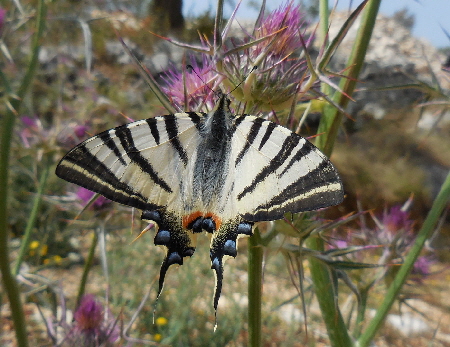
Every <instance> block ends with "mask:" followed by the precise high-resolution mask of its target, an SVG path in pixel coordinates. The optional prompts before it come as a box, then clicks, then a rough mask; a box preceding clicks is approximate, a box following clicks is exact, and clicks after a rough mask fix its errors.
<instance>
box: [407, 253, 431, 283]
mask: <svg viewBox="0 0 450 347" xmlns="http://www.w3.org/2000/svg"><path fill="white" fill-rule="evenodd" d="M434 262H435V261H434V260H433V259H432V258H430V257H426V256H422V257H418V258H417V260H416V262H415V263H414V266H413V268H412V271H411V275H415V277H426V276H429V275H430V274H431V270H430V267H431V265H432V264H433V263H434ZM418 280H419V281H420V280H421V278H418Z"/></svg>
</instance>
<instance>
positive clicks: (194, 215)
mask: <svg viewBox="0 0 450 347" xmlns="http://www.w3.org/2000/svg"><path fill="white" fill-rule="evenodd" d="M201 216H202V213H201V212H200V211H195V212H193V213H191V214H190V215H187V216H183V228H184V229H189V227H188V226H189V224H191V223H192V222H194V221H195V220H196V219H197V218H198V217H201Z"/></svg>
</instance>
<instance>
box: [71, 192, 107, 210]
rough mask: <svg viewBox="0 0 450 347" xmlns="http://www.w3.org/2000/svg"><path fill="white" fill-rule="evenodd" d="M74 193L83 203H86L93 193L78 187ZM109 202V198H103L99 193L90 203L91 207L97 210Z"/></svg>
mask: <svg viewBox="0 0 450 347" xmlns="http://www.w3.org/2000/svg"><path fill="white" fill-rule="evenodd" d="M75 194H76V196H77V198H78V199H80V200H81V201H82V202H83V203H84V204H87V203H88V202H89V201H90V200H91V199H92V197H93V196H94V194H95V193H94V192H92V191H90V190H88V189H86V188H83V187H79V188H78V189H77V191H76V193H75ZM110 203H111V200H109V199H107V198H105V197H104V196H102V195H99V197H98V198H97V199H95V201H94V203H93V204H92V208H94V209H96V210H99V209H101V208H103V207H105V206H107V205H109V204H110Z"/></svg>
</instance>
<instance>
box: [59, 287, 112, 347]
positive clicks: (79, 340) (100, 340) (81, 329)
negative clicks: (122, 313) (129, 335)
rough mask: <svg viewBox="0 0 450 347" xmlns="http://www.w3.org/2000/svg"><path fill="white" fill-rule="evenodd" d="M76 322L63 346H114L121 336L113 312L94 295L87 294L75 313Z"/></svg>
mask: <svg viewBox="0 0 450 347" xmlns="http://www.w3.org/2000/svg"><path fill="white" fill-rule="evenodd" d="M74 320H75V321H74V323H73V325H72V328H71V329H70V331H69V333H68V334H67V336H66V337H65V339H64V344H63V346H83V347H99V346H105V347H108V346H113V344H114V342H116V341H117V340H118V339H119V337H120V332H119V327H118V326H117V324H116V323H117V322H116V321H115V320H114V319H113V317H112V315H111V313H110V312H109V311H108V312H105V310H104V308H103V305H102V304H101V303H99V302H98V301H96V300H95V297H94V295H91V294H89V295H85V296H84V297H83V299H82V300H81V303H80V306H79V307H78V309H77V310H76V312H75V314H74Z"/></svg>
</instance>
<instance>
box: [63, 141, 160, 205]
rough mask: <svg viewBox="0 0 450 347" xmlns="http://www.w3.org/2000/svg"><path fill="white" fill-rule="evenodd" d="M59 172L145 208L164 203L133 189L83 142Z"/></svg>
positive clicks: (76, 181)
mask: <svg viewBox="0 0 450 347" xmlns="http://www.w3.org/2000/svg"><path fill="white" fill-rule="evenodd" d="M77 168H79V169H77ZM82 170H84V171H86V173H83V172H82ZM56 175H57V176H58V177H60V178H62V179H64V180H66V181H68V182H71V183H75V184H77V185H79V186H81V187H84V188H86V189H89V190H91V191H93V192H96V193H99V194H101V195H103V196H105V197H106V198H108V199H110V200H113V201H116V202H119V203H121V204H124V205H128V206H132V207H136V208H139V209H144V210H152V209H158V208H160V207H161V206H157V205H155V204H151V203H148V202H147V199H146V198H145V197H144V196H142V195H141V194H139V193H138V192H135V191H133V189H132V188H131V187H130V186H129V185H128V184H126V183H124V182H121V181H120V180H119V179H118V178H117V177H116V176H115V175H114V173H113V172H111V170H110V169H109V168H108V167H107V166H105V164H103V163H102V162H101V161H99V160H98V159H97V158H96V157H95V155H93V154H92V153H91V152H90V151H89V150H88V149H87V148H86V146H85V145H84V144H81V145H79V146H78V147H76V148H74V149H73V150H72V151H70V152H69V153H67V154H66V155H65V156H64V158H63V159H62V160H61V162H60V163H59V164H58V166H57V167H56Z"/></svg>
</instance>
